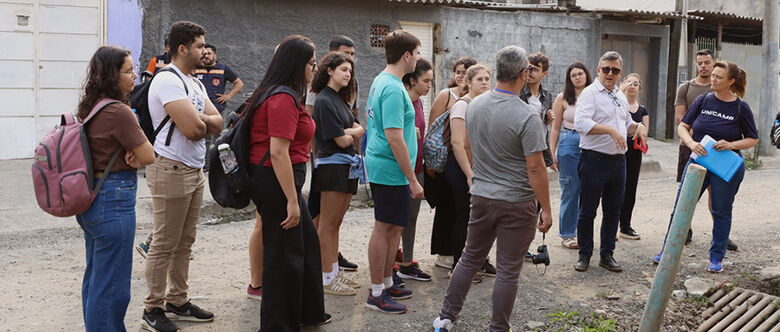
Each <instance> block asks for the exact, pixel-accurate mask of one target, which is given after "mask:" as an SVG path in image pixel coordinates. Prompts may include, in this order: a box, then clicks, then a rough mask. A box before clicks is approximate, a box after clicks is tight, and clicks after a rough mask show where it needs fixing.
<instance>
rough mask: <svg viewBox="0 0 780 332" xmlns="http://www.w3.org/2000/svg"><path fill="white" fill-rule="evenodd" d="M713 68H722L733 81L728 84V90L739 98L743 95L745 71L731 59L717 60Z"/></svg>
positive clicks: (745, 79) (745, 85)
mask: <svg viewBox="0 0 780 332" xmlns="http://www.w3.org/2000/svg"><path fill="white" fill-rule="evenodd" d="M714 68H723V69H725V70H726V72H727V73H728V76H729V77H728V79H729V80H731V79H733V80H734V83H732V84H731V86H729V90H731V92H732V93H734V94H735V95H737V97H739V98H744V97H745V88H746V87H747V73H746V72H745V70H744V69H742V68H741V67H740V66H739V65H737V64H736V63H733V62H731V61H718V62H716V63H715V66H714Z"/></svg>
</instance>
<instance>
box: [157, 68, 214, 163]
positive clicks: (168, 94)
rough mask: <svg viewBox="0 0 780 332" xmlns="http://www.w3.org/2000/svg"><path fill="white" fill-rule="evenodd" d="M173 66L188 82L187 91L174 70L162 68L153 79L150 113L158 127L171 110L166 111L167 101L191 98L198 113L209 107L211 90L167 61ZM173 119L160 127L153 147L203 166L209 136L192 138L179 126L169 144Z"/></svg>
mask: <svg viewBox="0 0 780 332" xmlns="http://www.w3.org/2000/svg"><path fill="white" fill-rule="evenodd" d="M168 67H169V68H173V69H174V70H175V71H176V72H177V73H178V74H179V75H181V77H182V78H183V79H184V82H186V83H187V92H188V93H185V91H184V85H183V84H182V80H181V79H179V77H177V76H176V74H174V73H171V72H165V71H162V72H159V73H157V76H156V77H155V78H154V80H152V85H151V86H150V87H149V114H150V115H151V117H152V125H153V126H154V128H157V127H158V126H159V125H160V123H161V122H162V120H163V119H164V118H165V116H166V115H168V113H167V112H166V111H165V105H166V104H168V103H170V102H174V101H177V100H182V99H189V100H190V102H192V105H193V106H195V110H196V111H197V112H198V113H203V110H204V109H205V108H206V100H207V99H208V94H207V93H206V89H205V88H204V87H203V84H202V83H201V82H200V81H199V80H198V79H196V78H194V77H192V76H190V75H184V74H183V73H182V72H181V70H179V68H177V67H176V66H175V65H173V64H169V65H168ZM171 122H172V121H171V120H168V122H166V123H165V127H163V128H162V130H160V132H159V133H158V134H157V137H156V139H155V141H154V151H155V152H157V153H158V154H159V155H161V156H163V157H165V158H169V159H173V160H177V161H180V162H182V163H184V164H185V165H187V166H189V167H192V168H203V165H204V164H205V159H206V140H205V138H201V139H198V140H194V141H193V140H190V139H189V138H187V137H186V136H184V134H182V132H181V131H180V130H179V127H178V126H176V127H174V129H173V135H172V136H171V144H170V145H168V146H166V145H165V139H166V138H167V137H168V130H169V128H170V126H171Z"/></svg>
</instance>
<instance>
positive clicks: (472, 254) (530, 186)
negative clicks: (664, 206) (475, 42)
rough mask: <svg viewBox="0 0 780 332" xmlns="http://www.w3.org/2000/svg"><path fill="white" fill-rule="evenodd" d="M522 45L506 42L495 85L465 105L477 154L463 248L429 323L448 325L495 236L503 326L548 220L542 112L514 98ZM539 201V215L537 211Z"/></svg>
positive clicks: (493, 323)
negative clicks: (438, 308) (438, 309)
mask: <svg viewBox="0 0 780 332" xmlns="http://www.w3.org/2000/svg"><path fill="white" fill-rule="evenodd" d="M526 55H527V54H526V52H525V50H523V49H522V48H520V47H518V46H507V47H505V48H503V49H501V50H500V51H498V54H497V55H496V79H497V80H498V84H497V85H496V88H495V89H494V90H492V91H490V92H487V93H484V94H482V95H480V96H479V97H477V98H474V100H473V101H472V102H471V103H470V104H469V107H468V109H467V111H466V130H467V131H468V132H469V141H470V142H471V152H472V154H473V155H474V165H473V170H474V175H473V177H472V186H471V215H470V218H471V219H470V220H469V227H468V234H467V235H466V236H467V241H466V247H465V248H463V254H462V255H461V258H460V260H459V261H458V265H457V266H456V267H455V269H454V270H453V272H452V278H451V279H450V286H449V288H447V295H446V296H445V297H444V303H443V305H442V308H441V312H440V313H439V317H437V318H436V320H435V321H434V322H433V327H434V328H445V329H451V327H452V323H453V322H454V321H455V319H456V318H457V316H458V314H459V313H460V310H461V308H462V307H463V301H464V300H465V299H466V294H467V293H468V289H469V286H470V285H471V282H472V280H474V275H475V274H476V273H477V270H479V269H480V268H481V267H482V265H483V264H484V263H485V259H486V258H487V255H488V253H489V252H490V248H491V247H492V246H493V242H494V241H495V240H497V241H496V243H497V246H498V247H497V248H496V255H497V256H498V261H500V262H501V268H500V269H499V270H498V275H497V276H496V283H495V285H494V288H493V316H492V318H491V320H490V330H491V331H508V330H509V317H510V316H511V314H512V306H513V305H514V303H515V296H516V295H517V288H518V285H519V281H518V280H519V277H520V269H521V267H522V264H523V261H524V260H525V253H526V252H528V247H529V246H530V245H531V242H532V241H533V239H534V236H535V235H536V230H537V229H538V230H539V231H541V232H544V233H546V232H547V231H548V230H549V229H550V226H552V215H551V214H550V195H549V190H548V189H549V188H548V182H547V181H548V179H547V168H546V167H545V165H544V158H543V157H542V151H543V150H544V149H546V148H547V144H545V142H544V140H545V128H544V125H542V119H541V118H540V117H539V113H537V112H536V111H534V110H533V109H532V108H531V107H530V106H528V104H526V103H525V102H524V101H522V100H520V98H518V96H517V95H518V94H519V93H520V91H521V90H522V89H523V87H524V86H525V84H526V79H527V77H528V73H527V72H526V71H525V70H526V67H527V66H528V61H527V60H526ZM539 207H541V217H540V215H539V213H540V212H539Z"/></svg>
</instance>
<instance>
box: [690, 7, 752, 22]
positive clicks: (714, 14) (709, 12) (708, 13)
mask: <svg viewBox="0 0 780 332" xmlns="http://www.w3.org/2000/svg"><path fill="white" fill-rule="evenodd" d="M688 14H689V15H696V16H702V17H705V18H729V19H736V20H744V21H753V22H762V21H763V20H762V19H761V18H758V17H752V16H742V15H737V14H733V13H726V12H721V11H712V10H689V11H688Z"/></svg>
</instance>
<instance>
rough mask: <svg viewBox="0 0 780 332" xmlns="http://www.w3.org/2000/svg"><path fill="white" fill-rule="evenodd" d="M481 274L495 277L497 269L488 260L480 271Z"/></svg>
mask: <svg viewBox="0 0 780 332" xmlns="http://www.w3.org/2000/svg"><path fill="white" fill-rule="evenodd" d="M479 273H481V274H482V275H484V276H487V277H495V276H496V267H495V266H493V264H490V260H489V259H488V260H486V261H485V265H482V268H480V269H479Z"/></svg>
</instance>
